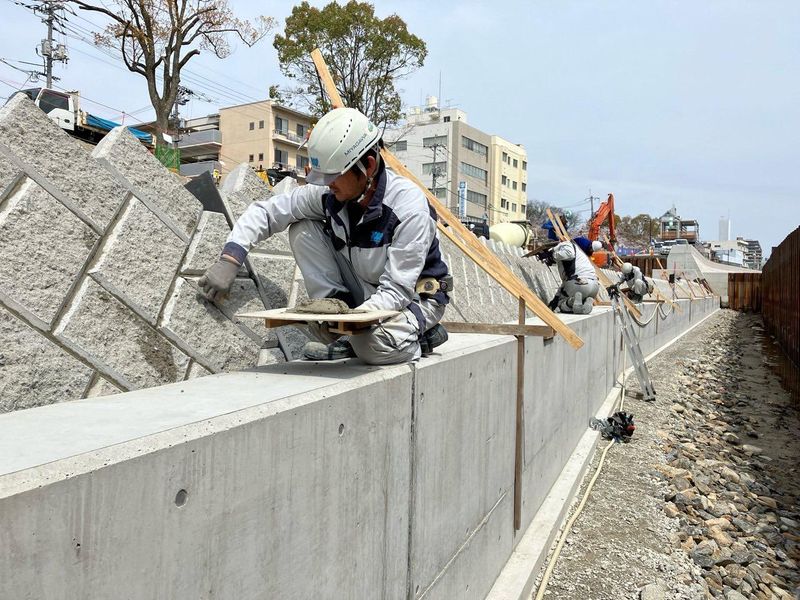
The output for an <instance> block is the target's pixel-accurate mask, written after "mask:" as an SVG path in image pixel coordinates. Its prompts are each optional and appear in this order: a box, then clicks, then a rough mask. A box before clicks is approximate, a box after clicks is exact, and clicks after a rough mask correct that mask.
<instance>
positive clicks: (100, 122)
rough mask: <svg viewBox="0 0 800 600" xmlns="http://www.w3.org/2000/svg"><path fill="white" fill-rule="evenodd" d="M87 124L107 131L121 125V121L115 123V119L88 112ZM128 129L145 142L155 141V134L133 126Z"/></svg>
mask: <svg viewBox="0 0 800 600" xmlns="http://www.w3.org/2000/svg"><path fill="white" fill-rule="evenodd" d="M86 124H87V125H89V127H95V128H97V129H103V130H105V131H111V130H112V129H114V127H119V123H114V121H109V120H108V119H101V118H100V117H96V116H94V115H90V114H88V113H87V114H86ZM128 131H130V132H131V133H132V134H133V135H135V136H136V137H137V138H139V139H140V140H142V141H143V142H147V143H148V144H152V143H153V136H152V135H150V134H149V133H145V132H144V131H140V130H139V129H134V128H133V127H128Z"/></svg>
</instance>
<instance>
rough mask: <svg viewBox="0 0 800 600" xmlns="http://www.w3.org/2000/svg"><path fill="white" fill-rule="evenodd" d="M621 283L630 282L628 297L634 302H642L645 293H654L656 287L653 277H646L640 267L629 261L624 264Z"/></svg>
mask: <svg viewBox="0 0 800 600" xmlns="http://www.w3.org/2000/svg"><path fill="white" fill-rule="evenodd" d="M620 283H627V284H628V290H627V291H628V298H630V299H631V301H632V302H641V301H642V300H643V299H644V295H645V294H652V293H653V288H654V287H655V286H654V284H653V280H652V279H648V278H647V277H645V276H644V275H643V274H642V270H641V269H640V268H639V267H635V266H633V265H632V264H631V263H629V262H626V263H623V264H622V274H621V275H620Z"/></svg>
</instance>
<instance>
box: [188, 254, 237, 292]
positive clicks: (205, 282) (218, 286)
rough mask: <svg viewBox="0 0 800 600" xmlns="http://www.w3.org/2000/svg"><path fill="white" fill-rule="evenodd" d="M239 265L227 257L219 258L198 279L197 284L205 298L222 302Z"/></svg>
mask: <svg viewBox="0 0 800 600" xmlns="http://www.w3.org/2000/svg"><path fill="white" fill-rule="evenodd" d="M240 266H241V265H238V264H236V263H235V262H232V261H230V260H228V259H227V258H220V259H219V260H218V261H217V262H215V263H214V264H213V265H211V268H210V269H208V271H206V274H205V275H203V276H202V277H201V278H200V279H199V280H198V282H197V285H199V286H200V289H201V290H202V291H203V295H204V296H205V297H206V298H208V299H209V300H211V301H212V302H222V301H223V300H225V298H227V297H228V292H229V291H230V290H231V286H232V285H233V281H234V279H236V274H237V273H238V272H239V267H240Z"/></svg>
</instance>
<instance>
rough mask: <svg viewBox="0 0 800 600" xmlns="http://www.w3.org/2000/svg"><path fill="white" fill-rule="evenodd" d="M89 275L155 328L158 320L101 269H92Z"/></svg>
mask: <svg viewBox="0 0 800 600" xmlns="http://www.w3.org/2000/svg"><path fill="white" fill-rule="evenodd" d="M87 275H88V276H89V277H91V278H92V279H93V280H94V282H95V283H97V284H98V285H99V286H100V287H101V288H103V289H104V290H105V291H107V292H108V293H109V294H111V295H112V296H114V298H116V299H117V300H119V301H120V302H121V303H122V304H124V305H125V306H126V307H128V308H129V309H130V310H131V311H132V312H133V313H134V314H135V315H136V316H137V317H139V318H140V319H142V320H143V321H145V322H146V323H147V324H148V325H150V326H151V327H153V328H155V326H156V322H157V320H156V319H155V318H154V317H151V316H149V315H148V314H147V312H146V311H145V309H144V307H142V306H140V305H139V304H138V303H137V302H136V301H135V300H133V299H131V298H130V297H129V296H128V295H127V294H126V293H125V292H123V291H122V290H120V289H119V288H118V287H116V286H115V285H114V284H113V283H111V282H110V281H108V279H107V278H106V277H105V276H104V275H103V274H102V273H100V272H99V271H92V272H89V273H87Z"/></svg>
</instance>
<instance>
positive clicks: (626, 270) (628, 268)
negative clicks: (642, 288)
mask: <svg viewBox="0 0 800 600" xmlns="http://www.w3.org/2000/svg"><path fill="white" fill-rule="evenodd" d="M632 272H633V265H632V264H631V263H629V262H626V263H622V274H623V275H630V274H631V273H632Z"/></svg>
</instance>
